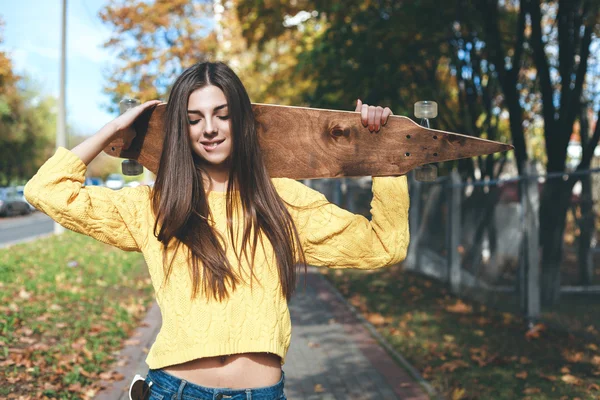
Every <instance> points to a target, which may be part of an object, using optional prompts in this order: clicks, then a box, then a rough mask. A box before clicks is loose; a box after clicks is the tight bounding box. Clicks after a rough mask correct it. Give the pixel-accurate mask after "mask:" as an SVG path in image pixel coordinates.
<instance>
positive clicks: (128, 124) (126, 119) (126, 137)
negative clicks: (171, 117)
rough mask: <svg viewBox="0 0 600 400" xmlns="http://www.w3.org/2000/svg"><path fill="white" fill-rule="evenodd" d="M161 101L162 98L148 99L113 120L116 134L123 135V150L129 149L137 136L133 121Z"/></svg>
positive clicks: (112, 123)
mask: <svg viewBox="0 0 600 400" xmlns="http://www.w3.org/2000/svg"><path fill="white" fill-rule="evenodd" d="M160 103H161V101H160V100H150V101H147V102H145V103H142V104H140V105H138V106H135V107H133V108H130V109H129V110H127V111H125V112H124V113H123V114H121V115H119V116H118V117H117V118H115V119H114V120H112V122H111V125H112V126H113V129H114V130H115V136H122V138H123V150H127V149H128V148H129V146H130V145H131V142H132V141H133V139H134V138H135V129H133V128H132V125H133V122H134V121H135V120H136V119H137V118H138V117H139V116H140V115H141V114H142V113H143V112H144V111H146V110H147V109H148V108H150V107H154V106H156V105H158V104H160Z"/></svg>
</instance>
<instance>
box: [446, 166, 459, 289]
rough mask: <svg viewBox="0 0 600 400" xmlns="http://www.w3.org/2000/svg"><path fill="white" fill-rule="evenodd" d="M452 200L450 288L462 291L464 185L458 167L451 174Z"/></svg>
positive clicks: (450, 217) (449, 208)
mask: <svg viewBox="0 0 600 400" xmlns="http://www.w3.org/2000/svg"><path fill="white" fill-rule="evenodd" d="M449 182H450V193H449V194H450V196H449V199H450V202H449V204H448V241H447V243H448V272H449V274H448V278H449V280H450V290H451V291H452V293H454V294H458V293H459V292H460V282H461V265H460V254H459V252H458V249H459V246H460V239H461V226H460V225H461V200H462V196H461V194H462V186H461V180H460V174H459V173H458V171H457V170H456V169H453V170H452V173H451V174H450V181H449Z"/></svg>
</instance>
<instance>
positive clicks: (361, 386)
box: [96, 267, 429, 400]
mask: <svg viewBox="0 0 600 400" xmlns="http://www.w3.org/2000/svg"><path fill="white" fill-rule="evenodd" d="M289 307H290V314H291V318H292V343H291V345H290V349H289V351H288V355H287V360H286V363H285V365H284V366H283V370H284V371H285V375H286V385H285V392H286V396H287V397H288V399H290V400H312V399H323V400H327V399H331V400H334V399H335V400H346V399H357V400H362V399H364V400H371V399H373V400H375V399H386V400H388V399H389V400H396V399H402V400H425V399H429V396H428V395H427V392H426V391H425V390H424V388H423V386H421V385H420V384H419V383H417V382H416V380H415V379H413V378H412V377H411V375H410V374H409V372H408V371H407V369H405V368H403V367H401V366H400V365H399V363H398V362H396V361H394V359H393V358H392V357H391V356H390V355H389V353H388V352H387V351H386V350H385V349H384V347H382V346H381V345H380V343H379V342H378V340H377V339H376V338H374V336H373V335H372V334H371V333H370V332H369V330H368V329H367V328H366V327H365V326H364V325H363V323H361V321H360V320H359V318H360V317H359V318H357V316H356V315H355V314H354V312H353V311H352V310H351V307H349V306H348V304H347V303H346V302H345V301H344V300H343V298H342V297H341V295H339V293H337V291H336V290H335V289H334V288H333V286H332V285H331V284H329V282H328V281H327V280H326V279H325V278H324V277H323V276H321V275H320V274H319V273H318V272H317V270H316V268H314V267H311V268H309V269H308V275H307V276H306V291H305V289H304V273H303V272H302V273H301V274H300V275H299V280H298V289H297V291H296V294H295V295H294V297H293V298H292V301H291V303H290V306H289ZM160 324H161V318H160V310H159V309H158V305H156V303H154V304H153V306H152V308H151V309H150V311H149V312H148V315H147V316H146V319H145V320H144V322H143V323H142V326H141V327H140V328H138V330H137V331H136V332H135V333H134V335H133V336H132V338H131V339H130V340H129V341H128V343H129V345H128V346H126V347H125V348H124V349H123V350H122V351H121V353H120V355H119V361H118V362H117V363H116V365H115V368H113V370H115V371H117V372H119V373H121V374H122V375H124V377H125V378H124V379H123V380H121V381H117V382H113V383H110V382H104V385H105V386H107V389H106V390H104V391H102V392H101V393H99V394H98V395H97V396H96V399H99V400H115V399H118V400H121V399H123V400H125V399H128V396H127V390H128V388H129V383H130V382H131V380H132V379H133V376H134V375H135V374H136V373H138V374H141V375H144V376H145V374H146V373H147V371H148V366H147V365H146V363H145V361H144V360H145V358H146V353H147V351H148V349H149V348H150V346H151V344H152V343H153V341H154V338H155V336H156V334H157V333H158V330H159V328H160ZM392 351H393V350H392ZM395 358H396V359H399V360H400V362H403V363H406V362H405V361H404V360H403V359H402V357H401V356H400V355H399V354H395ZM406 368H408V370H411V367H410V366H409V365H408V364H406ZM411 373H412V374H413V376H418V373H417V372H416V371H414V370H411ZM422 383H423V384H424V385H425V386H426V387H427V383H426V382H423V381H422Z"/></svg>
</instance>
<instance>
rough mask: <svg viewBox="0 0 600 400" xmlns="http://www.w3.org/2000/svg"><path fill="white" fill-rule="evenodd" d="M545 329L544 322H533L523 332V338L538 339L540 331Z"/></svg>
mask: <svg viewBox="0 0 600 400" xmlns="http://www.w3.org/2000/svg"><path fill="white" fill-rule="evenodd" d="M545 330H546V326H545V325H544V324H535V325H534V326H533V327H531V329H529V330H528V331H527V332H526V333H525V338H526V339H527V340H532V339H538V338H539V337H540V333H542V332H543V331H545Z"/></svg>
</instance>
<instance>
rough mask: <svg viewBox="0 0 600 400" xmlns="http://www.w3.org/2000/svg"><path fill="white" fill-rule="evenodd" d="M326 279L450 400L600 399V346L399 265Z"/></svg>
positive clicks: (334, 274)
mask: <svg viewBox="0 0 600 400" xmlns="http://www.w3.org/2000/svg"><path fill="white" fill-rule="evenodd" d="M322 271H323V274H324V275H325V276H326V277H327V278H328V279H329V280H330V281H331V282H332V283H333V284H334V285H335V286H336V287H337V288H338V289H339V290H340V292H341V293H342V294H344V296H346V297H347V298H348V300H349V301H350V302H351V303H352V304H353V305H354V306H355V307H357V309H358V310H360V311H361V312H362V313H363V314H364V316H365V317H366V318H367V319H368V320H369V321H370V322H371V323H372V324H373V325H374V326H375V327H376V328H377V330H378V331H379V332H380V333H381V334H382V335H383V336H384V337H385V338H386V340H388V341H389V343H390V344H391V345H392V346H393V347H394V348H395V349H396V350H397V351H398V352H400V353H401V354H402V355H403V356H404V357H405V358H406V359H407V360H408V361H409V362H410V363H411V364H412V365H413V366H414V367H415V368H416V369H417V370H419V371H420V373H421V374H422V375H423V376H424V377H425V378H426V379H427V380H428V381H429V382H430V383H431V384H432V385H433V386H434V387H435V388H436V390H437V391H438V392H439V393H440V394H442V395H443V396H444V397H445V398H449V399H454V400H459V399H498V400H502V399H511V400H512V399H531V400H538V399H540V400H541V399H576V398H579V399H600V345H599V344H598V343H595V342H593V341H591V340H590V339H583V338H581V337H576V336H573V335H570V334H567V333H564V332H556V331H553V330H551V329H548V328H546V327H545V326H543V325H541V324H540V325H536V326H535V328H533V329H529V330H528V329H527V326H526V323H525V321H524V320H522V319H521V318H519V317H517V316H515V315H513V314H509V313H503V312H500V311H496V310H492V309H489V308H486V307H485V306H484V305H482V304H478V303H475V302H469V301H467V300H461V299H458V298H456V297H454V296H452V295H450V294H449V293H448V291H447V289H446V288H445V286H444V285H442V284H440V283H439V282H437V281H433V280H430V279H427V278H425V277H423V276H421V275H417V274H414V273H409V272H406V271H403V270H402V267H401V266H394V267H391V268H384V269H381V270H375V271H359V270H343V271H341V270H326V269H323V270H322Z"/></svg>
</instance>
